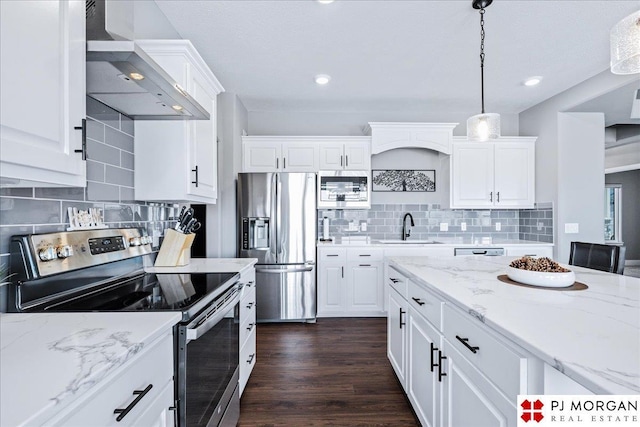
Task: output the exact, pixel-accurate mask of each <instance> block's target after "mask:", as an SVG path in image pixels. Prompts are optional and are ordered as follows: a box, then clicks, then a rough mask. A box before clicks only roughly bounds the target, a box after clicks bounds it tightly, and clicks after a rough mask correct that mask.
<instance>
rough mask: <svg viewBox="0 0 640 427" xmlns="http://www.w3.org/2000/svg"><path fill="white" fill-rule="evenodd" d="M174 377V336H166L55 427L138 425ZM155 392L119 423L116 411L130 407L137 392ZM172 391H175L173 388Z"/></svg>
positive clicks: (149, 393) (87, 397) (109, 379)
mask: <svg viewBox="0 0 640 427" xmlns="http://www.w3.org/2000/svg"><path fill="white" fill-rule="evenodd" d="M172 377H173V336H172V335H171V334H167V335H165V336H163V337H162V338H159V339H158V340H157V341H156V342H155V343H153V344H152V345H151V346H149V347H148V348H146V349H143V351H142V354H139V355H137V356H136V357H135V359H134V360H131V361H130V364H129V365H128V366H127V367H126V368H124V369H122V370H121V371H120V372H119V373H118V374H117V375H116V376H115V377H108V378H105V380H104V381H102V383H103V385H101V386H98V387H97V388H96V390H95V391H94V390H91V391H90V393H87V394H85V395H84V396H83V397H82V399H83V402H82V403H80V404H79V405H78V406H77V407H73V408H71V409H70V410H69V411H68V412H67V414H66V416H65V415H63V416H62V417H60V418H59V419H57V420H55V421H53V422H52V424H53V425H70V426H76V425H77V426H81V425H91V426H108V425H115V424H118V425H119V426H133V425H137V424H136V423H137V420H138V418H140V417H142V416H143V415H144V414H145V413H146V412H147V410H148V408H149V407H150V406H151V405H152V404H153V403H154V402H155V401H156V400H157V399H158V398H159V397H160V396H162V394H163V391H165V387H166V385H167V384H169V383H172ZM150 384H151V385H152V388H151V389H150V390H149V391H148V392H147V393H146V394H145V395H144V397H143V398H142V399H141V400H140V401H139V402H138V403H137V404H136V405H135V406H134V407H133V409H131V411H130V412H129V413H128V414H127V415H126V416H125V417H124V418H123V419H122V420H121V421H120V422H117V421H116V418H117V417H118V414H114V412H113V411H114V410H115V409H118V408H120V409H124V408H126V407H127V406H128V405H130V404H131V403H132V402H133V401H134V399H135V398H136V395H134V394H133V392H134V390H145V388H147V387H148V386H149V385H150ZM172 389H173V388H172Z"/></svg>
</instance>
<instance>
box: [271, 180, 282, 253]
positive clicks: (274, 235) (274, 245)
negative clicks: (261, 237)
mask: <svg viewBox="0 0 640 427" xmlns="http://www.w3.org/2000/svg"><path fill="white" fill-rule="evenodd" d="M270 214H271V221H272V224H273V226H272V227H271V235H270V236H269V239H270V241H269V252H271V253H272V254H273V258H272V259H274V260H275V262H278V234H279V227H280V221H279V212H278V174H277V173H274V174H273V175H272V176H271V213H270Z"/></svg>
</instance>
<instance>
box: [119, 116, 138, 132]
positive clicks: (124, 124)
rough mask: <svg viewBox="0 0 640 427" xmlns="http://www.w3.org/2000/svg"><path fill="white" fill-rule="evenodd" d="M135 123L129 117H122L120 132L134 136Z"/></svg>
mask: <svg viewBox="0 0 640 427" xmlns="http://www.w3.org/2000/svg"><path fill="white" fill-rule="evenodd" d="M134 129H135V126H134V121H133V119H132V118H131V117H127V116H125V115H124V114H121V115H120V130H121V131H122V132H124V133H126V134H129V135H131V136H134Z"/></svg>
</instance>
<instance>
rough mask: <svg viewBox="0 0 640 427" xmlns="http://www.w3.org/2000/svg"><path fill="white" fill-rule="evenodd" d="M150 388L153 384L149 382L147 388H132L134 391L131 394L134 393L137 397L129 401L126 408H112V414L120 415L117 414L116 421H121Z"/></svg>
mask: <svg viewBox="0 0 640 427" xmlns="http://www.w3.org/2000/svg"><path fill="white" fill-rule="evenodd" d="M152 388H153V384H149V385H148V386H147V388H145V389H144V390H134V391H133V395H134V396H135V395H137V397H136V398H135V399H134V400H133V402H131V403H130V404H129V406H127V407H126V408H124V409H120V408H118V409H114V410H113V413H114V414H120V415H118V417H117V418H116V421H118V422H120V421H122V419H123V418H124V417H126V416H127V414H128V413H129V412H130V411H131V410H132V409H133V407H134V406H136V405H137V404H138V402H140V401H141V400H142V398H143V397H144V396H145V395H146V394H147V393H149V390H151V389H152Z"/></svg>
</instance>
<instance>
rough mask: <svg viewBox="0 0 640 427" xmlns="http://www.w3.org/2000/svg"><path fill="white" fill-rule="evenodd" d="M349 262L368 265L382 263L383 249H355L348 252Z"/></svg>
mask: <svg viewBox="0 0 640 427" xmlns="http://www.w3.org/2000/svg"><path fill="white" fill-rule="evenodd" d="M347 258H348V259H349V262H358V263H367V262H375V261H382V249H377V248H370V249H368V248H353V249H349V250H348V252H347Z"/></svg>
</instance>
